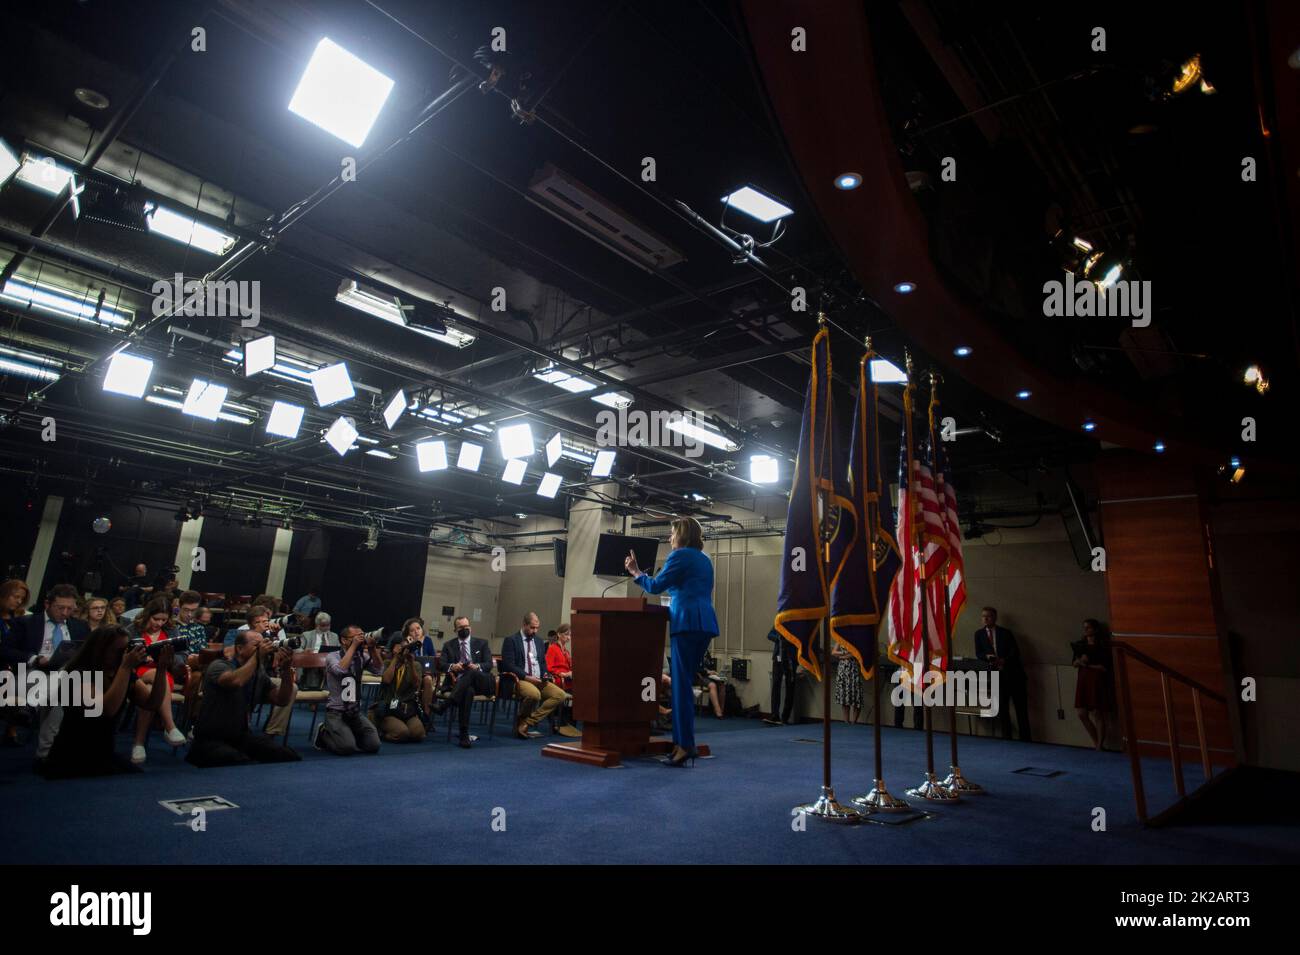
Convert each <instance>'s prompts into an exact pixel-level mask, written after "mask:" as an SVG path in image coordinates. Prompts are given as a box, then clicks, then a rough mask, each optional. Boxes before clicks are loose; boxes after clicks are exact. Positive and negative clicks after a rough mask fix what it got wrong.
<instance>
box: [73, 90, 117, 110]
mask: <svg viewBox="0 0 1300 955" xmlns="http://www.w3.org/2000/svg"><path fill="white" fill-rule="evenodd" d="M72 95H73V96H75V97H76V98H77V101H78V102H79V103H82V104H83V105H85V106H89V107H90V108H91V109H108V107H109V106H110V105H111V104H110V103H109V101H108V97H107V96H105V95H104V94H103V93H101V92H100V91H99V90H92V89H90V88H89V87H87V86H78V87H77V88H76V89H75V90H73V91H72Z"/></svg>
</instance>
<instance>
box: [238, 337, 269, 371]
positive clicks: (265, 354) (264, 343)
mask: <svg viewBox="0 0 1300 955" xmlns="http://www.w3.org/2000/svg"><path fill="white" fill-rule="evenodd" d="M274 367H275V336H274V335H265V336H263V337H262V338H255V339H253V340H252V341H251V342H246V343H245V344H244V377H245V378H252V377H253V376H254V375H256V374H258V373H260V372H263V371H270V370H271V369H272V368H274Z"/></svg>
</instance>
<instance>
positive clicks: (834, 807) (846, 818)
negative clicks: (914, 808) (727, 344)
mask: <svg viewBox="0 0 1300 955" xmlns="http://www.w3.org/2000/svg"><path fill="white" fill-rule="evenodd" d="M817 321H818V324H819V325H825V324H826V313H825V312H822V313H821V314H819V315H818V316H817ZM816 360H817V356H816V355H814V356H813V361H814V362H815V361H816ZM828 363H829V362H828ZM827 394H828V395H829V394H830V391H829V387H828V389H827ZM830 440H834V438H833V436H831V438H830ZM830 460H834V456H833V455H832V456H831V457H830ZM828 504H829V502H828V501H827V500H826V489H825V488H824V487H820V486H819V487H818V488H817V518H818V526H817V533H818V535H819V538H820V536H821V529H822V526H823V524H822V522H823V521H824V520H825V518H826V514H827V506H828ZM818 556H819V559H820V560H821V561H822V564H823V566H825V564H826V563H827V561H829V559H830V542H829V541H821V540H819V541H818ZM825 597H826V600H827V601H828V602H829V600H830V598H831V595H830V594H829V593H827V594H825ZM827 612H828V613H829V612H830V608H829V606H828V607H827ZM817 636H818V639H819V640H820V641H821V669H822V791H821V795H820V796H818V797H817V799H816V800H814V801H813V802H810V803H805V804H803V805H801V806H795V807H794V812H796V813H800V814H802V815H805V816H813V817H814V818H817V819H824V820H825V821H827V822H839V823H845V824H848V825H852V824H854V823H859V822H861V821H862V818H863V810H861V809H859V808H857V807H856V806H844V805H841V804H840V803H838V802H836V800H835V790H834V789H833V788H832V786H831V687H830V669H831V649H830V639H829V635H828V634H827V632H826V617H825V616H823V617H822V618H821V619H820V620H819V621H818V622H817Z"/></svg>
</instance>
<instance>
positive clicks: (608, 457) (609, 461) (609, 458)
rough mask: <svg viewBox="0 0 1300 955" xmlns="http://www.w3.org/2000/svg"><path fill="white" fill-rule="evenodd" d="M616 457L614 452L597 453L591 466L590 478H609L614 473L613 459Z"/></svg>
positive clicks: (616, 454) (616, 453)
mask: <svg viewBox="0 0 1300 955" xmlns="http://www.w3.org/2000/svg"><path fill="white" fill-rule="evenodd" d="M617 456H618V452H616V451H597V452H596V460H595V461H594V462H593V463H592V465H591V476H592V477H609V476H610V475H611V474H612V473H614V458H616V457H617Z"/></svg>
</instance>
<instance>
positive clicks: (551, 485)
mask: <svg viewBox="0 0 1300 955" xmlns="http://www.w3.org/2000/svg"><path fill="white" fill-rule="evenodd" d="M559 491H560V476H559V475H558V474H552V473H551V472H550V471H547V472H546V473H545V474H543V475H542V483H541V484H539V485H538V486H537V493H538V494H539V495H540V496H542V497H555V495H556V494H558V493H559Z"/></svg>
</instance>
